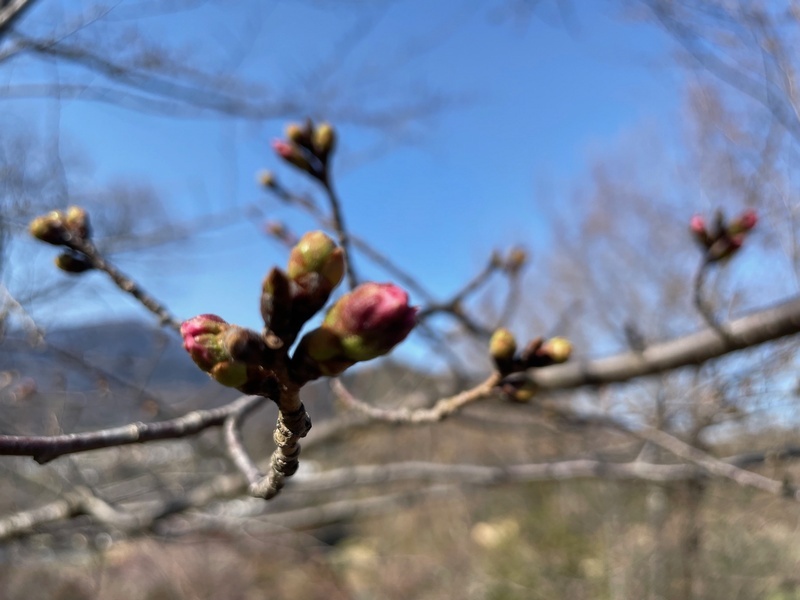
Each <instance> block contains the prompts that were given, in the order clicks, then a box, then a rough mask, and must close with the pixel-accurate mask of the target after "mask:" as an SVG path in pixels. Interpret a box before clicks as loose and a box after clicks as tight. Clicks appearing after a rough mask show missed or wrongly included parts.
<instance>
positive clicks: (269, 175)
mask: <svg viewBox="0 0 800 600" xmlns="http://www.w3.org/2000/svg"><path fill="white" fill-rule="evenodd" d="M258 183H259V184H260V185H262V186H263V187H265V188H274V187H275V186H276V185H277V180H276V179H275V173H273V172H272V171H269V170H267V169H265V170H263V171H259V173H258Z"/></svg>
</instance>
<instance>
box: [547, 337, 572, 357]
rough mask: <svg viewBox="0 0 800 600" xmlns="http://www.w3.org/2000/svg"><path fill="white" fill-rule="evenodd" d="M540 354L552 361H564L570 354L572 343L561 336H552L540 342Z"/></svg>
mask: <svg viewBox="0 0 800 600" xmlns="http://www.w3.org/2000/svg"><path fill="white" fill-rule="evenodd" d="M539 353H540V354H541V355H542V356H546V357H548V358H549V359H550V360H552V361H553V362H554V363H563V362H566V361H567V360H568V359H569V357H570V355H571V354H572V344H571V343H570V341H569V340H568V339H566V338H563V337H554V338H550V339H549V340H547V341H546V342H545V343H544V344H542V346H541V348H540V349H539Z"/></svg>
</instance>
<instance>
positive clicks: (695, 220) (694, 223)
mask: <svg viewBox="0 0 800 600" xmlns="http://www.w3.org/2000/svg"><path fill="white" fill-rule="evenodd" d="M689 228H690V229H691V230H692V231H694V232H695V233H700V234H702V233H705V230H706V220H705V219H704V218H703V217H702V216H701V215H695V216H693V217H692V220H691V221H689Z"/></svg>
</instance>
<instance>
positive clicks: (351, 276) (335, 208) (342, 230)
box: [320, 169, 358, 290]
mask: <svg viewBox="0 0 800 600" xmlns="http://www.w3.org/2000/svg"><path fill="white" fill-rule="evenodd" d="M320 183H321V184H322V187H323V188H324V189H325V194H326V195H327V197H328V203H329V204H330V207H331V217H332V220H333V229H334V231H335V232H336V235H337V237H338V238H339V245H340V246H341V247H342V251H343V252H344V255H345V257H346V262H347V285H348V286H349V287H350V289H351V290H352V289H353V288H355V287H356V286H357V285H358V276H357V275H356V269H355V267H354V266H353V249H352V247H351V246H350V235H349V233H348V231H347V227H345V224H344V215H343V214H342V206H341V202H340V200H339V196H338V195H337V194H336V190H335V189H334V188H333V182H332V181H331V178H330V173H329V171H328V170H327V169H325V171H324V172H323V174H322V176H321V177H320Z"/></svg>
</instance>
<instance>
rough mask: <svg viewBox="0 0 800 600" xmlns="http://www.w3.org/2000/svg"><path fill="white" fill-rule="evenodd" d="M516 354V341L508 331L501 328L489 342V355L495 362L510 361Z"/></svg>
mask: <svg viewBox="0 0 800 600" xmlns="http://www.w3.org/2000/svg"><path fill="white" fill-rule="evenodd" d="M516 352H517V340H516V338H514V334H513V333H511V332H510V331H509V330H508V329H505V328H504V327H501V328H500V329H498V330H497V331H495V332H494V333H493V334H492V338H491V340H489V354H491V356H492V358H493V359H495V360H511V359H513V358H514V354H515V353H516Z"/></svg>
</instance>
